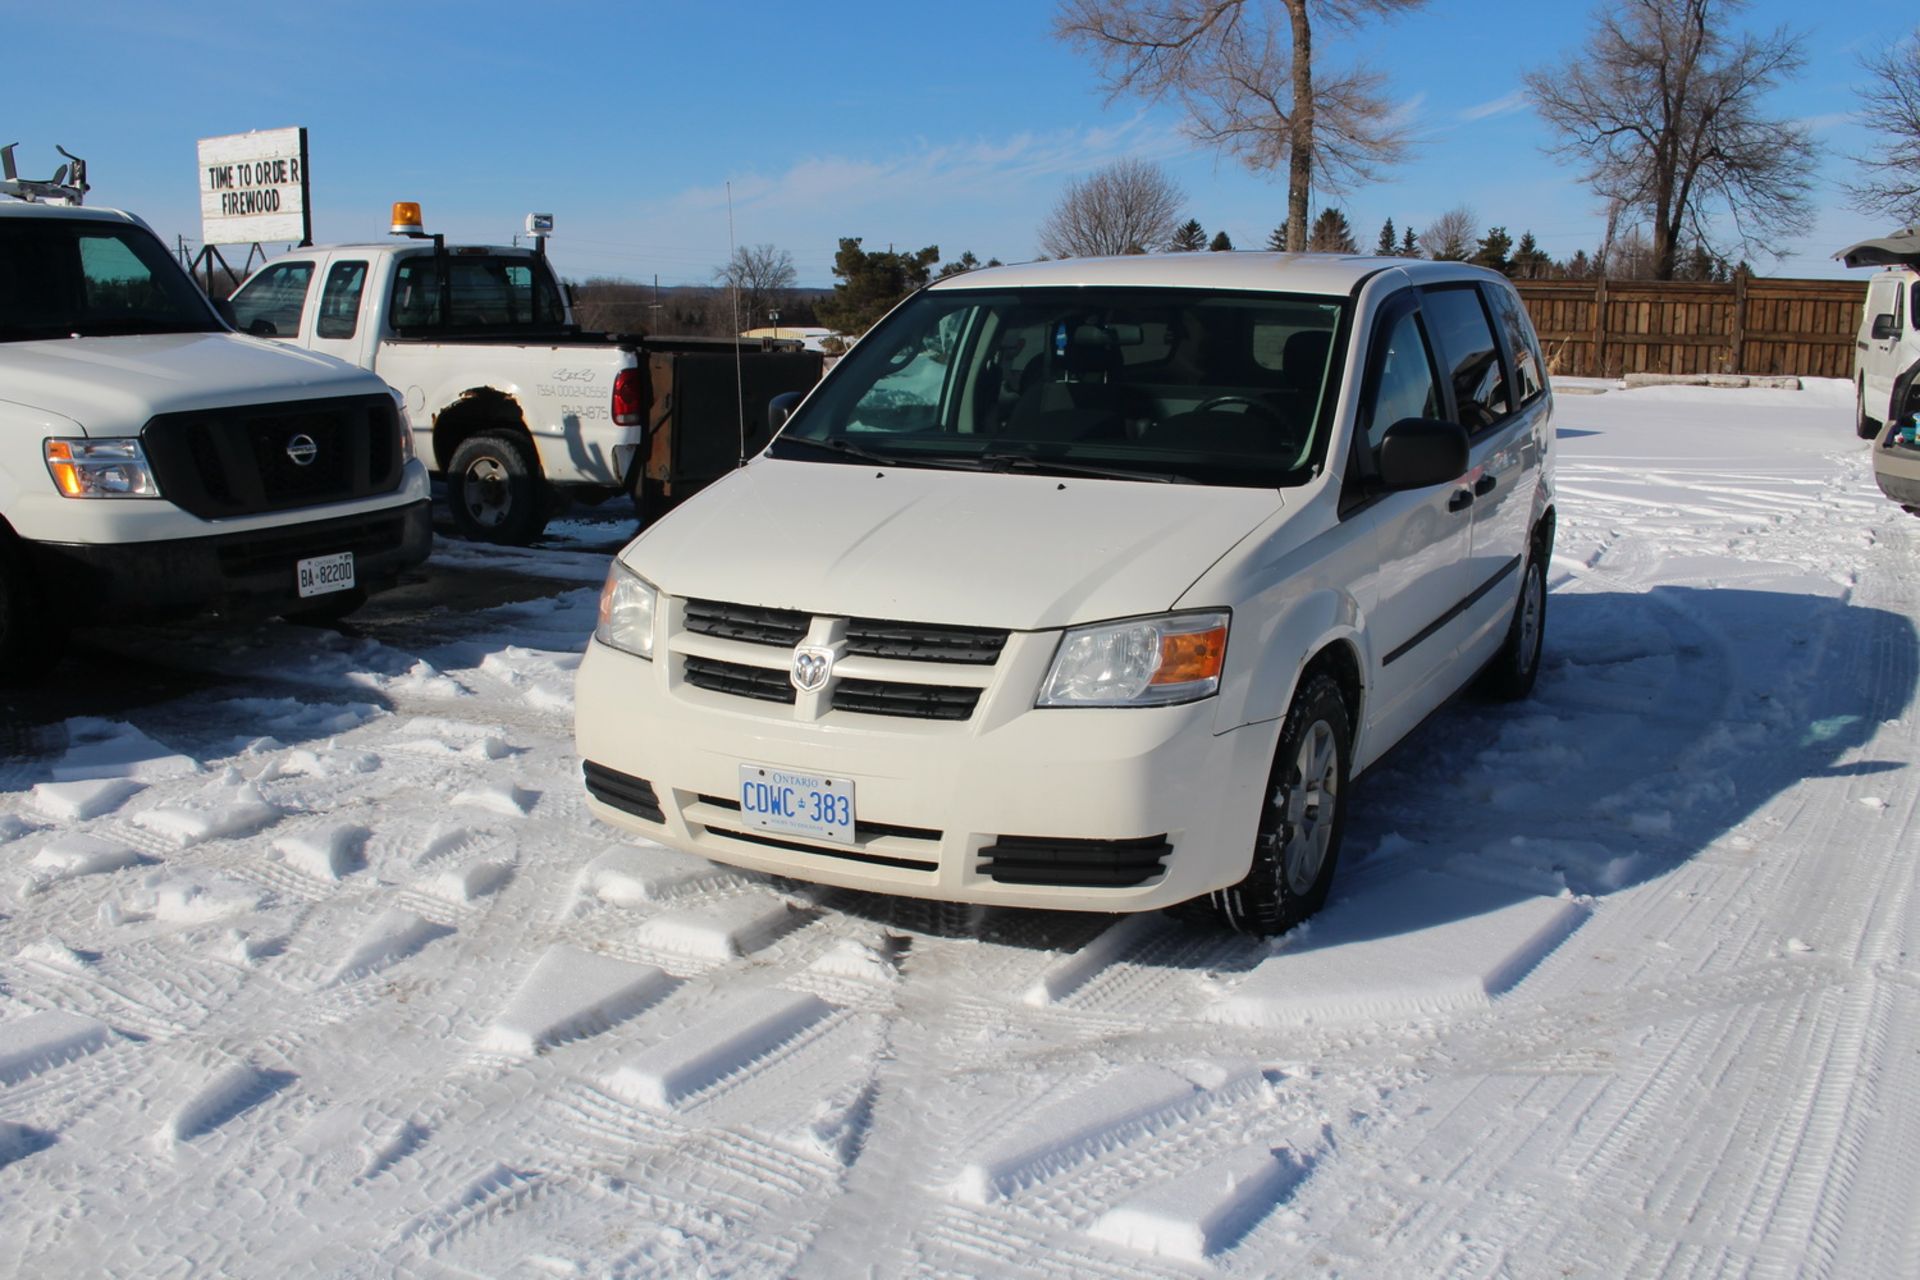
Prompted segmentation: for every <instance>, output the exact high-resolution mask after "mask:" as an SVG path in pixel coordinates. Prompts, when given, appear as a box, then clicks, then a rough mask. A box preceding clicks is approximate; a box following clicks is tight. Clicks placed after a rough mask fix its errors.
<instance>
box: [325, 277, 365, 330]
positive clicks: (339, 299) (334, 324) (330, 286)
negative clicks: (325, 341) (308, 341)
mask: <svg viewBox="0 0 1920 1280" xmlns="http://www.w3.org/2000/svg"><path fill="white" fill-rule="evenodd" d="M366 286H367V264H366V263H364V262H336V263H334V264H333V265H332V266H330V267H328V268H327V283H326V284H325V285H324V286H322V287H321V290H320V314H319V316H318V317H317V318H316V319H315V320H314V325H313V331H314V334H315V336H317V337H321V338H351V337H352V336H353V335H354V332H355V331H356V330H358V329H359V327H360V292H361V290H363V289H365V288H366Z"/></svg>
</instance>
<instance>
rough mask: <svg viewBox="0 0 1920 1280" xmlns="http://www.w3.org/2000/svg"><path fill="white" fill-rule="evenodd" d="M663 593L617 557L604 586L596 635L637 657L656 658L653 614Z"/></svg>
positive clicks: (608, 572)
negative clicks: (654, 654)
mask: <svg viewBox="0 0 1920 1280" xmlns="http://www.w3.org/2000/svg"><path fill="white" fill-rule="evenodd" d="M659 602H660V593H659V592H658V591H656V590H654V588H653V584H652V583H650V582H648V581H647V580H646V579H645V578H642V577H641V576H640V575H639V574H637V573H635V572H634V571H633V570H631V569H629V568H627V566H625V565H624V564H621V563H620V562H619V561H618V560H615V561H614V562H613V563H612V564H610V565H608V566H607V585H606V586H604V587H602V588H601V589H600V621H599V624H598V625H596V626H595V627H594V629H593V638H594V639H595V640H598V641H599V642H600V643H601V644H604V645H609V646H611V647H612V648H615V649H618V650H620V651H621V652H622V653H630V654H632V655H633V656H634V657H636V658H646V659H648V660H649V661H651V660H652V658H653V618H654V614H655V612H656V611H657V609H658V606H659Z"/></svg>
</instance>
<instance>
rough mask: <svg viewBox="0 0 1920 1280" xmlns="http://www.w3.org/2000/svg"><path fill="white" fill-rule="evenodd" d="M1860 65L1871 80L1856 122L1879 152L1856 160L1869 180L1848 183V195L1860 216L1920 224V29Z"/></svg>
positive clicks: (1866, 87) (1862, 60) (1869, 57)
mask: <svg viewBox="0 0 1920 1280" xmlns="http://www.w3.org/2000/svg"><path fill="white" fill-rule="evenodd" d="M1860 66H1861V68H1862V69H1863V70H1864V71H1865V72H1866V73H1867V74H1868V75H1869V76H1871V77H1872V79H1871V80H1870V81H1869V82H1868V83H1867V85H1866V86H1865V87H1864V88H1862V89H1861V90H1860V113H1859V115H1858V117H1856V118H1857V119H1858V120H1859V121H1860V123H1861V124H1863V125H1865V126H1866V128H1867V132H1868V133H1869V134H1870V135H1871V136H1872V137H1873V139H1874V141H1875V143H1876V149H1875V150H1873V151H1871V152H1869V153H1868V154H1866V155H1864V156H1855V157H1853V160H1854V163H1855V164H1858V165H1860V166H1861V167H1862V168H1864V169H1865V170H1867V177H1866V178H1865V179H1864V180H1863V181H1861V182H1860V183H1859V184H1857V185H1855V184H1852V183H1849V184H1848V186H1847V194H1848V195H1849V196H1851V197H1853V203H1854V207H1855V208H1857V209H1859V210H1860V211H1861V212H1862V213H1872V214H1886V215H1888V216H1890V217H1893V218H1897V219H1899V220H1900V221H1901V222H1910V223H1920V30H1916V31H1915V32H1914V33H1913V35H1912V36H1910V37H1908V38H1907V39H1906V40H1905V41H1903V42H1902V43H1901V44H1899V45H1896V46H1894V47H1892V48H1889V49H1885V50H1882V51H1881V52H1879V53H1876V54H1869V55H1867V56H1866V57H1863V58H1862V59H1861V60H1860Z"/></svg>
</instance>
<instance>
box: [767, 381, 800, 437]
mask: <svg viewBox="0 0 1920 1280" xmlns="http://www.w3.org/2000/svg"><path fill="white" fill-rule="evenodd" d="M799 403H800V393H799V392H798V391H782V392H781V393H780V394H779V395H777V396H775V397H774V398H773V399H771V400H769V401H767V431H768V433H769V434H771V433H773V432H776V431H778V430H780V428H781V427H784V426H786V425H787V419H788V418H790V417H792V416H793V406H795V405H797V404H799Z"/></svg>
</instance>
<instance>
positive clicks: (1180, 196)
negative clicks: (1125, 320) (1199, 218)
mask: <svg viewBox="0 0 1920 1280" xmlns="http://www.w3.org/2000/svg"><path fill="white" fill-rule="evenodd" d="M1185 200H1186V194H1185V193H1184V192H1183V191H1181V190H1180V187H1179V184H1178V183H1176V182H1174V180H1173V179H1172V178H1170V177H1168V176H1167V171H1166V170H1165V169H1163V168H1161V167H1160V166H1159V165H1158V164H1155V163H1154V162H1152V161H1150V160H1134V159H1127V160H1117V161H1115V162H1114V163H1113V164H1110V165H1108V166H1107V167H1106V168H1104V169H1097V170H1095V171H1094V172H1093V173H1090V174H1088V175H1087V176H1086V177H1085V178H1082V179H1080V180H1079V181H1078V182H1073V183H1069V184H1068V186H1067V190H1066V193H1065V194H1064V195H1062V196H1061V197H1060V202H1059V203H1058V204H1056V205H1054V207H1053V212H1052V213H1049V214H1048V215H1047V220H1046V221H1045V222H1044V223H1042V224H1041V225H1040V252H1041V253H1044V254H1045V255H1047V256H1048V257H1049V258H1092V257H1100V256H1103V255H1107V254H1116V253H1144V252H1146V251H1147V250H1148V249H1151V248H1158V247H1160V246H1161V245H1163V244H1165V243H1167V241H1168V240H1169V239H1171V238H1172V236H1173V229H1174V219H1175V218H1177V217H1178V216H1179V213H1180V206H1181V204H1182V203H1184V202H1185Z"/></svg>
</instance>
